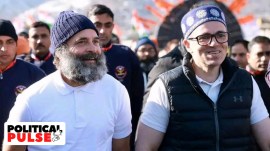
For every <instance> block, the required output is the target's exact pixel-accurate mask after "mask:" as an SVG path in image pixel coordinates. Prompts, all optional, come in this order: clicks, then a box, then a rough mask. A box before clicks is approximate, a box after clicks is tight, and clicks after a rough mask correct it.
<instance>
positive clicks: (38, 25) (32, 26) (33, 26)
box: [29, 21, 51, 32]
mask: <svg viewBox="0 0 270 151" xmlns="http://www.w3.org/2000/svg"><path fill="white" fill-rule="evenodd" d="M38 27H45V28H47V29H48V31H49V32H51V30H50V26H49V25H48V24H46V23H44V22H42V21H37V22H34V23H33V24H32V25H31V26H30V28H38ZM30 28H29V29H30Z"/></svg>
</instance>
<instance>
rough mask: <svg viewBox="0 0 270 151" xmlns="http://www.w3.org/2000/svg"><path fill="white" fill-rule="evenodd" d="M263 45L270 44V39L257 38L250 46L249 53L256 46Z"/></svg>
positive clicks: (264, 37)
mask: <svg viewBox="0 0 270 151" xmlns="http://www.w3.org/2000/svg"><path fill="white" fill-rule="evenodd" d="M258 43H263V44H270V39H269V38H268V37H266V36H256V37H255V38H253V39H252V40H251V41H250V43H249V44H248V51H249V52H250V51H251V47H252V46H253V45H254V44H258Z"/></svg>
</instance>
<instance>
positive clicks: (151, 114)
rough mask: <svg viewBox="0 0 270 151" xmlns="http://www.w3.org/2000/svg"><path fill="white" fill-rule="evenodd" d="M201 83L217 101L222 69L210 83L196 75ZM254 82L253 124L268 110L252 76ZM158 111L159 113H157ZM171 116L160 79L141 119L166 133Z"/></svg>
mask: <svg viewBox="0 0 270 151" xmlns="http://www.w3.org/2000/svg"><path fill="white" fill-rule="evenodd" d="M196 78H197V81H198V82H199V85H200V86H201V87H202V89H203V91H204V92H205V93H206V94H207V95H208V96H209V98H210V99H211V100H212V101H213V102H214V103H215V102H216V101H217V98H218V94H219V91H220V87H221V84H222V83H223V72H222V71H221V72H220V74H219V77H218V78H217V80H216V81H215V82H213V83H208V82H206V81H204V80H202V79H201V78H199V77H198V76H196ZM252 83H253V98H252V105H251V116H250V120H251V124H255V123H257V122H259V121H261V120H263V119H265V118H267V117H268V116H269V115H268V112H267V109H266V107H265V105H264V103H263V100H262V97H261V93H260V90H259V87H258V85H257V83H256V82H255V80H254V79H253V78H252ZM157 113H158V114H157ZM169 116H170V104H169V101H168V95H167V92H166V88H165V86H164V84H163V82H162V81H161V80H160V79H158V80H157V81H156V82H155V83H154V85H153V86H152V88H151V90H150V93H149V97H148V99H147V103H146V105H145V108H144V110H143V113H142V115H141V118H140V121H141V122H142V123H143V124H145V125H147V126H149V127H151V128H153V129H155V130H157V131H160V132H163V133H165V132H166V129H167V126H168V123H169Z"/></svg>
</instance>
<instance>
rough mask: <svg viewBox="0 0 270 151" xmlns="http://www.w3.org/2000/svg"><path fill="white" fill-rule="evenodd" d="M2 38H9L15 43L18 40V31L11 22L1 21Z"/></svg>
mask: <svg viewBox="0 0 270 151" xmlns="http://www.w3.org/2000/svg"><path fill="white" fill-rule="evenodd" d="M0 36H9V37H11V38H13V39H14V40H15V41H17V40H18V36H17V33H16V30H15V28H14V26H13V25H12V23H11V22H10V21H9V20H4V19H0Z"/></svg>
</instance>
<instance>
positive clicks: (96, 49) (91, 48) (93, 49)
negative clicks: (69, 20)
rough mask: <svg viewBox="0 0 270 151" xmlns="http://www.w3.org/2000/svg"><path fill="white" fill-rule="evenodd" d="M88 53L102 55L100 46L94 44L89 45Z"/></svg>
mask: <svg viewBox="0 0 270 151" xmlns="http://www.w3.org/2000/svg"><path fill="white" fill-rule="evenodd" d="M87 51H89V52H90V51H91V52H94V53H97V54H100V53H101V48H100V46H96V45H94V44H92V43H89V44H88V45H87Z"/></svg>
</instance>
